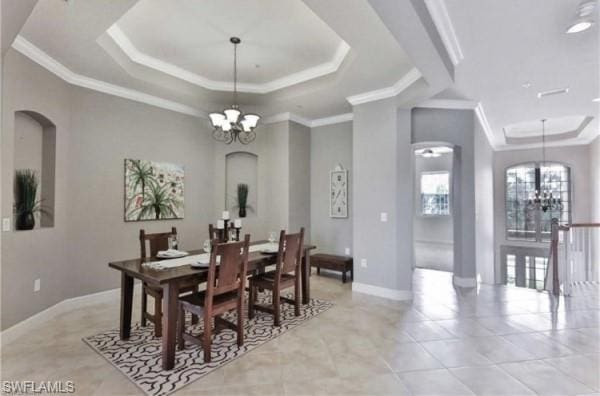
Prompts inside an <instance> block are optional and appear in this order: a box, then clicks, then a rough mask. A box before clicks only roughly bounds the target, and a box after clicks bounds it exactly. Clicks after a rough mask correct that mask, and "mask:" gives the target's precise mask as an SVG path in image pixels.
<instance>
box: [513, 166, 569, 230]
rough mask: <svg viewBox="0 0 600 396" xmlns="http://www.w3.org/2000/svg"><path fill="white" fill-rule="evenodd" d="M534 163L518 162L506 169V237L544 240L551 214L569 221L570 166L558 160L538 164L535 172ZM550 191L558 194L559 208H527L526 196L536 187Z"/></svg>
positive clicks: (528, 196)
mask: <svg viewBox="0 0 600 396" xmlns="http://www.w3.org/2000/svg"><path fill="white" fill-rule="evenodd" d="M536 166H539V164H536V163H528V164H521V165H517V166H513V167H510V168H508V169H507V170H506V236H507V238H508V239H517V240H526V241H533V242H545V241H549V240H550V228H551V224H552V218H557V219H558V220H559V222H560V223H561V224H567V223H569V222H570V221H571V185H570V170H569V168H568V167H567V166H564V165H562V164H557V163H546V165H545V166H543V167H541V177H540V176H536V172H535V168H536ZM537 189H539V190H541V191H552V194H553V196H555V197H560V198H561V200H562V208H561V209H557V210H548V211H547V212H543V211H539V210H535V209H531V208H528V206H527V200H528V199H529V198H530V197H531V196H532V195H534V194H535V191H536V190H537Z"/></svg>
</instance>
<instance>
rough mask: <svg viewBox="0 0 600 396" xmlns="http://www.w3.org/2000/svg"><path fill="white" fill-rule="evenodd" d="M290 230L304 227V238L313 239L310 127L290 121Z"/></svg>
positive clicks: (295, 230) (288, 181)
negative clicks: (311, 221)
mask: <svg viewBox="0 0 600 396" xmlns="http://www.w3.org/2000/svg"><path fill="white" fill-rule="evenodd" d="M289 128H290V129H289V134H290V136H289V172H290V173H289V177H288V179H287V183H288V184H289V191H290V192H289V200H290V203H289V223H288V230H289V232H299V231H300V227H304V229H305V230H304V232H305V234H304V240H305V241H310V240H311V223H310V207H311V203H310V197H311V195H310V158H311V153H310V148H311V144H310V138H311V135H310V128H307V127H305V126H304V125H300V124H297V123H295V122H290V123H289Z"/></svg>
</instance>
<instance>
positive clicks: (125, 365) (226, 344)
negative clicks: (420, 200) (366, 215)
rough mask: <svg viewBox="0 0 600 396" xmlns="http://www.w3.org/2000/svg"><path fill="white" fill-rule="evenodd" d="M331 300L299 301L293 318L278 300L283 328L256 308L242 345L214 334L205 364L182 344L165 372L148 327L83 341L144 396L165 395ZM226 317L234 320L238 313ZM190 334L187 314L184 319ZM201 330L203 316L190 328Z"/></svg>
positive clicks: (197, 349) (311, 314)
mask: <svg viewBox="0 0 600 396" xmlns="http://www.w3.org/2000/svg"><path fill="white" fill-rule="evenodd" d="M258 299H259V303H261V302H263V303H264V302H265V300H270V295H267V294H266V293H260V294H259V298H258ZM332 306H333V304H332V303H330V302H327V301H321V300H315V299H311V301H310V304H307V305H302V306H301V307H302V308H301V311H300V316H297V317H296V316H294V307H293V306H292V305H289V304H282V315H281V318H282V320H281V326H280V327H275V326H273V316H272V315H269V314H266V313H261V312H258V311H257V312H256V315H255V316H254V319H252V320H246V325H245V330H244V345H243V346H242V347H238V346H237V343H236V335H235V332H233V331H231V330H223V331H221V332H220V333H219V334H217V335H215V336H213V344H212V361H211V362H210V363H208V364H205V363H204V360H203V353H202V348H200V347H198V346H196V345H192V344H190V343H186V348H185V349H184V350H177V353H176V356H175V368H174V369H173V370H170V371H165V370H163V369H162V366H161V339H160V338H156V337H154V328H153V327H152V325H148V326H147V327H140V325H139V324H136V325H133V326H132V328H131V337H130V339H129V340H127V341H121V339H120V338H119V330H118V329H116V330H110V331H106V332H104V333H100V334H97V335H95V336H91V337H86V338H84V339H83V341H84V342H85V343H86V344H88V345H89V346H90V347H92V348H93V349H94V350H95V351H96V352H98V353H99V354H100V355H102V356H103V357H104V358H105V359H106V360H108V361H109V362H110V363H112V364H113V365H114V366H115V367H117V368H118V369H119V370H120V371H121V372H122V373H123V374H125V375H126V376H127V378H129V379H130V380H131V381H133V383H135V384H136V385H137V386H138V387H139V388H140V389H142V390H143V391H144V393H146V394H147V395H168V394H170V393H172V392H175V391H177V390H179V389H181V388H182V387H184V386H186V385H188V384H190V383H192V382H194V381H196V380H198V379H200V378H202V377H203V376H205V375H206V374H208V373H210V372H211V371H213V370H215V369H217V368H219V367H221V366H223V365H225V364H227V363H229V362H232V361H233V360H235V359H237V358H238V357H240V356H242V355H243V354H245V353H246V352H248V351H251V350H253V349H254V348H257V347H259V346H260V345H262V344H264V343H266V342H268V341H270V340H272V339H274V338H276V337H277V336H279V335H281V334H283V333H285V332H286V331H287V330H289V329H292V328H294V327H296V326H298V325H300V324H302V323H303V322H305V321H307V320H309V319H311V318H313V317H315V316H316V315H318V314H320V313H321V312H324V311H326V310H328V309H329V308H331V307H332ZM224 317H225V318H226V319H227V320H230V321H232V322H234V323H235V318H236V314H235V313H231V314H226V315H224ZM186 321H187V324H186V329H187V330H188V332H189V329H190V327H189V326H191V318H190V317H188V318H187V320H186ZM200 332H202V320H200V323H199V324H197V325H195V326H194V329H193V333H194V334H198V333H200Z"/></svg>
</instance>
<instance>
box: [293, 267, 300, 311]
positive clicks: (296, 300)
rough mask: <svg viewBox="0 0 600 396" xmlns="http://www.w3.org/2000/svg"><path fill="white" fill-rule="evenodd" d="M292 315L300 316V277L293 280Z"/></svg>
mask: <svg viewBox="0 0 600 396" xmlns="http://www.w3.org/2000/svg"><path fill="white" fill-rule="evenodd" d="M294 316H300V278H298V277H296V281H295V282H294Z"/></svg>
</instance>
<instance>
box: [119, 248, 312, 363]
mask: <svg viewBox="0 0 600 396" xmlns="http://www.w3.org/2000/svg"><path fill="white" fill-rule="evenodd" d="M266 243H268V242H267V241H255V242H251V243H250V249H249V252H248V274H253V273H256V272H257V271H264V269H265V267H267V266H269V265H273V264H275V261H276V259H277V255H276V254H267V253H263V252H261V250H262V249H261V247H262V246H264V245H265V244H266ZM315 248H316V246H314V245H304V247H303V254H302V262H301V266H300V272H301V274H300V278H301V294H302V304H308V303H309V301H310V250H312V249H315ZM188 253H189V256H188V257H190V260H192V258H193V256H196V255H199V254H203V253H204V250H203V249H195V250H189V251H188ZM162 260H164V259H160V258H156V257H150V258H146V259H142V258H136V259H129V260H121V261H112V262H110V263H108V266H109V267H110V268H113V269H116V270H118V271H120V272H121V311H120V327H119V334H120V337H121V340H128V339H129V337H130V335H131V313H132V309H133V289H134V288H133V286H134V280H135V279H139V280H140V281H142V282H144V283H147V284H149V285H152V286H155V287H160V288H161V289H162V291H163V298H162V304H163V306H162V312H163V313H162V328H163V335H162V340H161V344H162V345H161V346H162V351H161V354H162V367H163V369H164V370H171V369H173V367H174V366H175V345H176V325H177V311H178V298H179V287H180V285H182V284H190V283H192V282H196V281H197V282H198V284H201V283H203V282H206V278H207V275H208V267H203V268H198V267H192V265H191V263H187V264H186V263H185V260H184V259H181V258H180V259H177V260H179V262H181V263H182V264H181V265H175V266H168V261H165V263H166V264H167V267H166V268H158V266H157V265H154V264H155V263H156V262H157V261H161V262H162ZM181 260H184V261H181Z"/></svg>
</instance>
